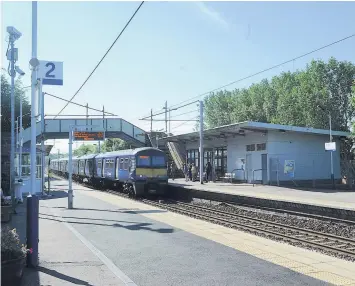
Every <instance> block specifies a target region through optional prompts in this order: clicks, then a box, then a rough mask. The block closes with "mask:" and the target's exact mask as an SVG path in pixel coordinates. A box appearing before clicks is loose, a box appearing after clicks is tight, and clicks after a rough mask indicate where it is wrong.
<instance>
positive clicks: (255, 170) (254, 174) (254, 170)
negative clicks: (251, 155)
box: [253, 169, 264, 187]
mask: <svg viewBox="0 0 355 286" xmlns="http://www.w3.org/2000/svg"><path fill="white" fill-rule="evenodd" d="M263 170H264V169H255V170H253V187H254V185H255V183H254V182H255V179H254V175H255V172H257V171H263Z"/></svg>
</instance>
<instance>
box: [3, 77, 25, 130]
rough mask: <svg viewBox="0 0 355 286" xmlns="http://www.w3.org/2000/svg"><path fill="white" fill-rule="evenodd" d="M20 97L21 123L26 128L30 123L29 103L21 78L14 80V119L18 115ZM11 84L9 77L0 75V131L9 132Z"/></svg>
mask: <svg viewBox="0 0 355 286" xmlns="http://www.w3.org/2000/svg"><path fill="white" fill-rule="evenodd" d="M21 97H22V115H23V117H22V125H23V128H24V129H26V128H27V127H29V126H30V125H31V115H30V112H31V105H30V103H29V101H28V99H27V97H26V96H25V91H24V89H23V86H22V82H21V80H16V81H15V120H16V119H17V117H18V116H20V99H21ZM10 104H11V85H10V80H9V78H8V77H7V76H6V75H5V74H2V75H1V132H11V105H10Z"/></svg>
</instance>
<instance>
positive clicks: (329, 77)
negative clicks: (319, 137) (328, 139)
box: [205, 58, 355, 131]
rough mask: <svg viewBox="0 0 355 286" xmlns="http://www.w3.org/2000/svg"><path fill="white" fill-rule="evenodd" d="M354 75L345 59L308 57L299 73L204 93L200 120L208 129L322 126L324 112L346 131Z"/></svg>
mask: <svg viewBox="0 0 355 286" xmlns="http://www.w3.org/2000/svg"><path fill="white" fill-rule="evenodd" d="M354 77H355V65H354V64H352V63H350V62H346V61H344V62H339V61H337V60H336V59H334V58H331V59H330V60H329V61H328V63H325V62H323V61H320V60H318V61H315V60H313V61H312V62H311V63H310V64H309V65H307V67H306V69H305V70H303V71H297V72H292V73H291V72H285V73H282V74H280V75H279V76H275V77H273V78H272V79H271V81H268V80H266V79H265V80H262V81H261V82H260V83H256V84H253V85H251V86H250V87H249V88H246V89H235V90H233V91H219V92H217V93H212V94H210V95H209V96H207V97H206V98H205V118H206V123H207V126H208V127H209V128H211V127H216V126H220V125H225V124H230V123H233V122H242V121H259V122H269V123H278V124H288V125H296V126H307V127H313V128H324V129H327V128H329V123H328V115H329V113H330V114H331V115H332V128H333V129H335V130H342V131H349V130H350V126H351V122H353V120H354V115H355V99H354V91H353V92H352V90H351V88H352V87H351V82H352V80H353V79H354ZM351 94H352V95H351ZM352 102H353V104H351V103H352ZM318 106H320V107H318Z"/></svg>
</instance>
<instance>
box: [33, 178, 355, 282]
mask: <svg viewBox="0 0 355 286" xmlns="http://www.w3.org/2000/svg"><path fill="white" fill-rule="evenodd" d="M73 187H74V209H67V196H66V190H67V189H68V183H67V181H65V180H58V181H55V182H53V183H52V190H53V191H52V194H53V197H52V198H51V199H48V200H41V202H40V213H41V214H40V233H42V234H41V237H40V251H41V253H40V254H42V255H44V253H43V252H47V254H45V257H48V259H49V257H50V261H51V263H47V264H46V266H45V267H46V268H47V274H46V275H51V274H52V273H59V275H57V278H56V279H63V280H62V281H61V282H62V284H60V283H59V284H55V283H49V282H48V283H49V284H50V285H70V283H74V284H80V283H82V285H121V284H119V283H122V279H121V280H120V279H119V278H118V277H117V274H122V275H124V276H123V277H126V280H125V281H124V283H126V284H125V285H154V286H156V285H329V284H335V285H355V274H354V273H355V263H352V262H347V261H345V260H341V259H338V258H335V257H331V256H327V255H324V254H321V253H317V252H312V251H309V250H305V249H301V248H298V247H294V246H290V245H286V244H282V243H279V242H276V241H271V240H268V239H264V238H262V237H258V236H253V235H251V234H248V233H244V232H241V231H237V230H235V229H230V228H226V227H223V226H219V225H215V224H212V223H208V222H206V221H201V220H197V219H194V218H191V217H186V216H183V215H180V214H177V213H172V212H169V211H166V210H164V209H160V208H158V207H155V206H150V205H147V204H143V203H142V202H138V201H133V200H129V199H126V198H123V197H120V196H117V195H114V194H110V193H106V192H100V191H96V190H92V189H89V188H86V187H84V186H81V185H77V184H73ZM67 243H68V246H67V245H66V244H67ZM74 244H75V245H74ZM71 245H72V246H71ZM44 249H46V250H44ZM76 249H78V250H80V251H79V254H76ZM85 249H86V250H85ZM84 251H86V255H82V254H81V253H82V252H84ZM94 257H95V259H94ZM58 261H61V262H60V263H58ZM72 264H73V265H78V264H79V265H80V264H82V266H83V267H84V268H85V265H87V267H88V268H87V269H86V270H83V271H82V272H81V273H80V275H78V274H79V272H77V273H74V274H73V272H71V271H74V270H71V269H69V268H68V267H66V266H65V265H72ZM84 268H83V269H84ZM99 269H100V270H99ZM52 270H53V272H52ZM109 272H111V273H109ZM75 275H77V276H75ZM90 275H91V276H95V275H96V279H98V280H96V281H99V282H90V281H89V277H90ZM100 275H102V276H100ZM67 277H74V278H75V279H78V280H75V281H76V282H75V281H74V280H73V281H72V282H70V281H68V278H67ZM128 277H129V278H128ZM79 279H80V281H79ZM105 279H106V280H105ZM110 279H117V280H110ZM58 281H59V280H58ZM110 281H111V282H110ZM112 281H116V282H112ZM117 281H118V282H117ZM79 282H80V283H79ZM84 282H86V283H87V284H85V283H84ZM108 282H110V283H111V284H109V283H108ZM66 283H67V284H66ZM112 283H113V284H112ZM115 283H117V284H115ZM129 283H131V284H129ZM28 285H34V284H28ZM37 285H39V284H37ZM41 285H43V283H42V282H41Z"/></svg>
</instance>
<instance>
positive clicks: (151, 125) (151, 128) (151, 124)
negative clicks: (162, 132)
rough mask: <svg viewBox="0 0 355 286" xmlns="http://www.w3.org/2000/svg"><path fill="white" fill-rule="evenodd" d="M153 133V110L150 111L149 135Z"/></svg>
mask: <svg viewBox="0 0 355 286" xmlns="http://www.w3.org/2000/svg"><path fill="white" fill-rule="evenodd" d="M152 132H153V109H150V135H152Z"/></svg>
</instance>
